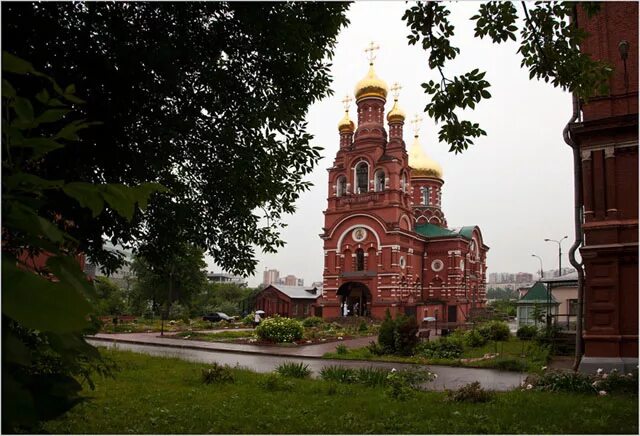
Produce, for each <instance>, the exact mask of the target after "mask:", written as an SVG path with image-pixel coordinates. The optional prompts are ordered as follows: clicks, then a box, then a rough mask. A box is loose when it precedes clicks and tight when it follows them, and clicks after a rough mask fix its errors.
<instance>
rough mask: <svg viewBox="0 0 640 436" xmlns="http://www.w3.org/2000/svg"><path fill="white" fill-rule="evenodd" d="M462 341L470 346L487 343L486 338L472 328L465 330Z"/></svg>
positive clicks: (479, 345)
mask: <svg viewBox="0 0 640 436" xmlns="http://www.w3.org/2000/svg"><path fill="white" fill-rule="evenodd" d="M464 343H465V345H467V346H469V347H471V348H475V347H481V346H483V345H484V344H486V343H487V338H485V337H484V336H482V335H481V334H480V333H479V332H478V331H477V330H476V329H473V330H469V331H467V332H465V334H464Z"/></svg>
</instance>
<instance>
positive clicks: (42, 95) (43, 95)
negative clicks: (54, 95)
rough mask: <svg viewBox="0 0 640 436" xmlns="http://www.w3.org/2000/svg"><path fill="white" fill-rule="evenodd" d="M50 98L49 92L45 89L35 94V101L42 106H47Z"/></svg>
mask: <svg viewBox="0 0 640 436" xmlns="http://www.w3.org/2000/svg"><path fill="white" fill-rule="evenodd" d="M50 98H51V96H50V95H49V91H47V90H46V88H45V89H43V90H42V91H40V92H39V93H37V94H36V100H38V101H39V102H40V103H42V104H49V99H50Z"/></svg>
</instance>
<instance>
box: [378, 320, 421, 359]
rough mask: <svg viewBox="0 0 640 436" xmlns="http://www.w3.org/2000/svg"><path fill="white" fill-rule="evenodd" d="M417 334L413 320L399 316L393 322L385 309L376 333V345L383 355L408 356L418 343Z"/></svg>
mask: <svg viewBox="0 0 640 436" xmlns="http://www.w3.org/2000/svg"><path fill="white" fill-rule="evenodd" d="M417 333H418V324H417V323H416V320H415V318H413V317H408V316H406V315H400V316H398V317H397V318H396V319H395V320H394V319H392V318H391V313H390V312H389V309H387V312H386V315H385V319H384V321H383V322H382V325H381V326H380V332H379V333H378V343H379V344H380V347H381V348H382V350H384V353H385V354H399V355H403V356H410V355H411V354H412V353H413V349H414V348H415V346H416V344H417V343H418V337H417Z"/></svg>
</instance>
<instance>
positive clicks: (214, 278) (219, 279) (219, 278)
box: [207, 272, 247, 287]
mask: <svg viewBox="0 0 640 436" xmlns="http://www.w3.org/2000/svg"><path fill="white" fill-rule="evenodd" d="M207 279H208V280H209V281H210V282H211V283H227V284H234V285H238V286H242V287H245V286H247V281H246V280H245V279H244V278H242V277H239V276H234V275H232V274H225V273H214V272H210V273H207Z"/></svg>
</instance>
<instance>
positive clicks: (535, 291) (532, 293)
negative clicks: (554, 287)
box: [518, 282, 557, 303]
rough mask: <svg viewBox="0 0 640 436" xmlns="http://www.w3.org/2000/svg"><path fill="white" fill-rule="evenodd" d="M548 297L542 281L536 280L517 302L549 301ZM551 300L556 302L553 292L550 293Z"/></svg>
mask: <svg viewBox="0 0 640 436" xmlns="http://www.w3.org/2000/svg"><path fill="white" fill-rule="evenodd" d="M548 299H549V291H548V290H547V287H546V286H545V285H544V283H542V282H536V284H535V285H533V287H532V288H531V289H529V292H527V294H526V295H525V296H524V297H522V298H521V299H520V300H518V303H546V302H547V301H549V300H548ZM551 302H552V303H556V302H557V301H556V299H555V298H554V296H553V294H551Z"/></svg>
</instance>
